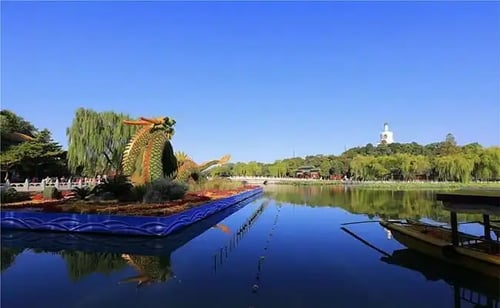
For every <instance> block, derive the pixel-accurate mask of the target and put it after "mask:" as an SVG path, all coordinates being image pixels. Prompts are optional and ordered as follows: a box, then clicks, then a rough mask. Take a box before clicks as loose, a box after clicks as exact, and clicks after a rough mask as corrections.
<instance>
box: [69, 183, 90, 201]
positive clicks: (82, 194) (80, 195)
mask: <svg viewBox="0 0 500 308" xmlns="http://www.w3.org/2000/svg"><path fill="white" fill-rule="evenodd" d="M71 191H72V192H74V193H75V196H76V198H77V199H80V200H85V199H88V197H90V195H91V194H92V190H91V189H90V188H89V187H87V186H83V187H75V188H73V189H72V190H71Z"/></svg>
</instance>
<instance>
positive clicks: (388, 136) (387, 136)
mask: <svg viewBox="0 0 500 308" xmlns="http://www.w3.org/2000/svg"><path fill="white" fill-rule="evenodd" d="M393 142H394V135H393V133H392V132H391V131H390V130H389V123H384V131H383V132H381V133H380V142H379V144H382V143H385V144H391V143H393Z"/></svg>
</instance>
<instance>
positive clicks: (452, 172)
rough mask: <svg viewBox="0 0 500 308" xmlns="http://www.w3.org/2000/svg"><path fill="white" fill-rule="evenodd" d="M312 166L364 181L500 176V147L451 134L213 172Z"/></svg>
mask: <svg viewBox="0 0 500 308" xmlns="http://www.w3.org/2000/svg"><path fill="white" fill-rule="evenodd" d="M304 165H311V166H314V167H316V168H319V169H320V170H321V175H322V176H323V177H330V176H337V178H339V177H341V176H344V175H347V176H348V177H350V178H354V179H358V180H415V179H422V180H440V181H460V182H468V181H470V180H498V179H500V147H490V148H483V147H482V146H481V145H479V144H478V143H471V144H467V145H464V146H459V145H457V143H456V141H455V137H454V136H453V135H452V134H448V135H447V136H446V137H445V140H444V141H442V142H436V143H431V144H427V145H420V144H418V143H416V142H412V143H391V144H380V145H378V146H374V145H372V144H367V145H366V146H363V147H354V148H351V149H348V150H347V151H345V152H344V153H342V154H341V155H338V156H335V155H311V156H306V157H305V158H302V157H294V158H287V159H283V160H278V161H275V162H274V163H271V164H263V163H258V162H255V161H253V162H249V163H236V164H227V165H225V166H221V167H216V168H213V169H212V170H210V173H211V175H213V176H232V175H240V176H275V177H283V176H293V175H294V174H295V171H296V170H297V168H298V167H300V166H304Z"/></svg>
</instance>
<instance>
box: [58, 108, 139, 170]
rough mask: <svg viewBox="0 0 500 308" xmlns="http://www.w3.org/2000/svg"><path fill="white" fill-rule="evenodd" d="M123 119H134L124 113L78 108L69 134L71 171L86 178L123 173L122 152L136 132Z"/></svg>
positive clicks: (68, 130) (68, 131) (67, 132)
mask: <svg viewBox="0 0 500 308" xmlns="http://www.w3.org/2000/svg"><path fill="white" fill-rule="evenodd" d="M123 120H131V118H130V117H129V116H128V115H126V114H122V113H115V112H111V111H107V112H96V111H94V110H92V109H84V108H79V109H78V110H77V111H76V113H75V117H74V119H73V122H72V124H71V126H70V127H69V128H68V129H67V131H66V134H67V136H68V165H69V168H70V170H71V171H72V172H73V173H76V174H79V175H83V176H96V175H98V174H109V173H118V174H120V173H121V169H122V167H121V162H122V157H123V152H124V150H125V147H126V145H127V143H128V142H129V140H130V138H131V137H132V135H133V134H134V133H135V131H136V127H134V126H130V125H125V124H123Z"/></svg>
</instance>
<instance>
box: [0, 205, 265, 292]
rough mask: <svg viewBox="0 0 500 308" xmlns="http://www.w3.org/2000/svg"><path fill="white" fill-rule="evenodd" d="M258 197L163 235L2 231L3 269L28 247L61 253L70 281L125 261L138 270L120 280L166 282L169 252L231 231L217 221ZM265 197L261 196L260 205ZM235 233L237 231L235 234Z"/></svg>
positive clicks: (117, 267) (122, 265)
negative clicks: (202, 236) (205, 236)
mask: <svg viewBox="0 0 500 308" xmlns="http://www.w3.org/2000/svg"><path fill="white" fill-rule="evenodd" d="M257 198H258V197H257V196H255V197H253V198H250V199H247V200H245V201H244V202H241V203H239V204H238V205H236V206H233V207H231V208H230V209H227V210H225V211H222V212H220V213H217V214H215V215H213V216H211V217H209V218H207V219H204V220H202V221H200V222H198V223H196V224H194V225H191V226H189V227H187V228H184V229H183V230H181V231H180V232H176V233H174V234H172V235H170V236H167V237H142V236H129V237H126V236H108V235H94V234H77V233H74V234H71V233H58V232H30V231H21V230H2V234H1V238H2V248H1V262H2V272H3V271H4V270H6V269H8V268H9V267H10V266H12V265H13V264H14V263H15V260H16V257H17V256H18V255H20V254H21V253H22V252H23V251H25V250H27V249H30V250H31V251H32V252H34V253H52V254H56V255H58V256H60V257H61V258H62V259H63V260H64V261H65V263H66V266H67V269H68V274H69V277H70V279H71V280H72V281H78V280H80V279H82V278H84V277H85V276H87V275H89V274H91V273H102V274H109V273H111V272H114V271H120V270H123V269H124V268H125V267H127V265H128V266H131V267H132V268H134V269H135V270H136V271H137V275H136V276H133V277H128V278H125V279H123V280H121V281H120V282H121V283H126V282H137V285H138V286H142V285H143V284H151V283H153V282H166V281H168V280H169V278H170V277H172V276H173V273H172V266H171V261H170V256H171V254H172V253H173V252H174V251H176V250H177V249H178V248H180V247H182V246H184V245H185V244H186V243H188V242H189V241H191V240H192V239H193V238H195V237H197V236H199V235H200V234H202V233H203V232H205V231H206V230H208V229H211V228H213V229H216V230H219V231H221V232H223V233H226V234H227V233H228V232H229V233H230V228H229V227H228V226H226V225H224V224H222V223H220V221H221V220H223V219H224V218H226V217H228V216H229V215H231V214H233V213H235V212H237V211H238V210H240V209H241V208H243V207H244V206H246V205H247V204H249V203H251V202H253V201H254V200H255V199H257ZM268 202H269V201H267V200H266V201H264V202H263V203H262V205H261V207H260V208H263V207H265V206H266V205H267V204H268ZM246 225H248V223H247V224H245V226H246ZM245 228H246V227H245ZM240 232H242V230H239V231H238V233H237V234H238V235H239V233H240Z"/></svg>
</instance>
